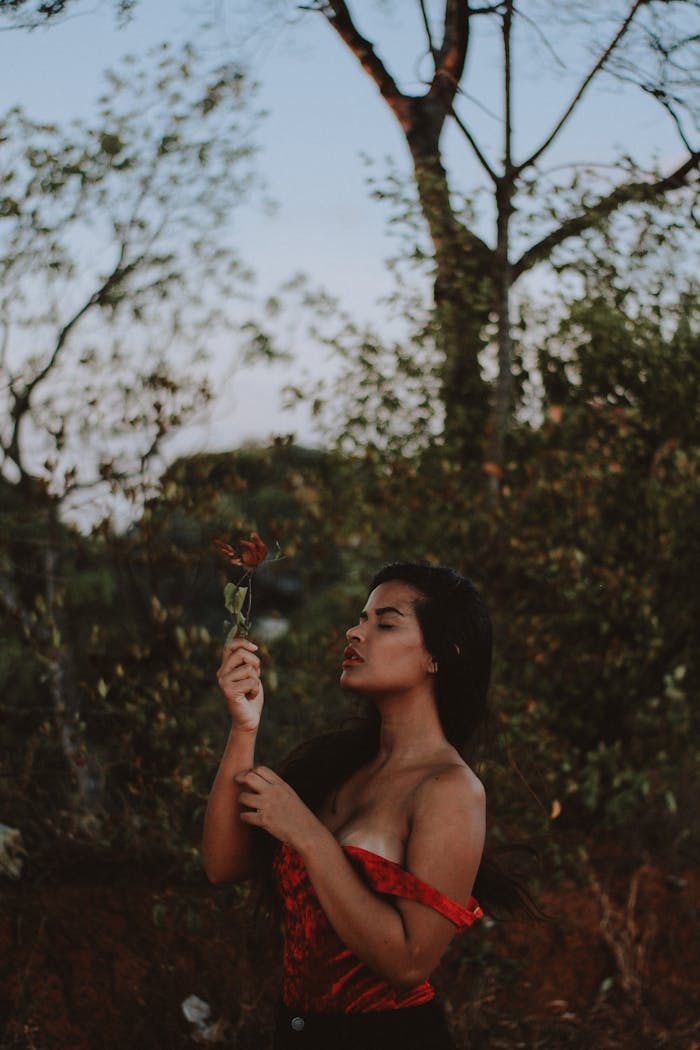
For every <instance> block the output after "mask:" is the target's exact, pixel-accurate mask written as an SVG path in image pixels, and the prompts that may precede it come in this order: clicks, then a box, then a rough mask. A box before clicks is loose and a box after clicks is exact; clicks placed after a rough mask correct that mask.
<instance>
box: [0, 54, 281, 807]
mask: <svg viewBox="0 0 700 1050" xmlns="http://www.w3.org/2000/svg"><path fill="white" fill-rule="evenodd" d="M253 94H254V92H253V88H252V86H251V85H249V84H248V82H247V81H244V78H243V76H242V74H241V73H240V71H239V70H238V69H237V68H235V67H234V66H231V65H229V66H224V67H218V68H212V67H211V64H210V63H209V64H207V63H205V62H204V60H203V59H202V58H201V57H200V56H198V55H197V54H196V53H195V51H194V50H193V49H191V48H185V49H184V50H183V51H181V52H179V51H175V50H173V49H171V48H170V47H169V46H167V45H164V46H163V47H162V48H160V49H158V51H157V53H155V54H151V55H149V56H148V57H147V59H146V60H145V62H143V63H140V64H139V63H137V62H136V61H135V60H133V59H127V60H126V61H125V63H124V65H123V67H122V68H121V69H120V70H118V71H117V72H112V73H110V74H109V76H108V84H107V91H106V94H105V96H104V97H103V98H102V99H101V100H100V103H99V107H98V113H97V116H96V119H95V121H94V122H93V123H92V124H86V123H80V122H74V123H72V124H70V125H68V126H66V127H57V126H52V125H45V124H37V123H34V122H32V121H31V120H30V119H29V118H28V117H26V116H25V115H24V114H23V113H22V112H21V111H20V110H18V109H14V110H11V111H10V112H9V113H8V114H7V116H6V117H5V118H4V119H3V121H2V124H1V130H0V169H1V170H2V172H3V179H2V194H1V196H0V238H1V241H0V275H1V281H0V283H1V284H2V291H1V292H0V355H1V356H0V366H1V368H2V391H1V392H0V397H1V398H2V402H3V410H2V423H1V425H0V450H1V454H2V464H1V471H2V490H3V501H2V507H3V528H2V548H1V555H0V556H1V559H2V562H1V569H0V603H1V606H0V607H1V609H2V616H3V621H4V627H5V633H6V638H7V647H6V649H5V652H4V657H3V663H4V665H5V666H4V678H5V687H4V689H3V694H4V695H3V701H4V704H5V705H6V708H7V712H8V718H7V721H6V722H5V726H4V729H3V736H4V750H5V753H6V757H7V758H8V759H9V773H8V776H9V784H10V791H17V797H21V796H23V795H25V794H27V792H26V787H27V784H28V783H29V781H31V779H32V778H33V777H34V776H35V775H39V774H38V772H37V770H38V768H39V765H40V763H39V755H40V754H43V753H46V757H47V762H48V765H47V767H46V769H45V770H44V772H43V773H42V774H40V779H41V778H42V777H43V781H42V782H43V784H44V788H45V789H48V788H49V785H50V784H51V783H53V776H52V774H50V772H49V771H51V770H53V773H54V774H58V770H59V769H62V768H63V769H64V770H65V769H66V767H67V770H68V772H69V773H70V776H72V778H73V787H72V788H71V790H69V791H68V793H67V798H66V799H65V800H64V801H67V800H68V799H69V798H70V795H71V792H72V791H73V790H76V791H77V795H78V798H77V800H74V801H76V802H77V806H78V809H79V810H82V811H83V813H84V815H85V816H86V817H90V818H92V817H95V815H96V813H97V810H98V809H99V808H100V806H101V801H102V788H103V782H104V767H103V766H102V765H101V762H100V759H99V757H98V756H96V755H93V754H92V753H91V749H90V747H89V743H88V735H87V734H86V726H85V722H84V710H83V708H84V703H83V700H84V698H83V695H82V694H83V693H84V688H85V684H84V679H85V674H86V666H87V664H89V661H90V658H91V656H90V653H91V652H93V651H94V649H95V647H97V648H99V645H100V644H101V643H100V632H101V631H102V630H103V629H104V627H105V626H106V624H107V623H114V622H115V618H116V620H118V621H119V622H120V625H121V626H123V621H121V620H120V615H121V614H123V615H124V616H125V617H126V618H127V622H128V618H129V607H128V604H127V605H124V606H122V605H121V598H120V596H119V595H120V592H119V590H118V586H117V584H118V580H117V577H116V575H115V572H116V569H115V565H114V564H112V556H111V553H110V551H109V545H108V540H109V536H110V530H109V528H108V527H107V526H106V525H105V526H104V529H103V532H102V534H101V536H100V538H99V539H98V538H96V539H95V541H91V540H90V539H89V538H88V536H87V535H86V533H87V532H88V531H89V528H90V526H91V525H94V524H96V523H98V522H100V520H101V519H102V518H103V517H105V516H106V515H107V510H108V507H111V509H112V510H113V511H114V512H115V513H116V515H117V517H119V515H120V514H121V515H122V516H123V517H124V516H125V517H126V520H128V518H129V517H130V516H132V515H133V514H134V512H135V510H137V508H138V506H139V504H142V503H143V500H144V498H145V497H146V496H147V494H148V492H149V491H152V489H153V486H154V484H155V483H156V481H157V478H158V473H159V472H160V471H162V469H163V462H164V461H163V459H162V455H163V444H164V442H165V441H166V440H167V439H168V438H170V437H171V436H172V435H173V433H174V432H176V431H177V430H178V428H180V427H181V426H182V425H183V423H184V422H185V421H187V420H190V419H191V418H192V417H193V415H194V414H195V413H196V412H198V411H200V410H201V409H202V408H203V407H204V406H205V405H206V404H207V403H208V400H209V397H210V389H209V380H208V372H207V351H208V350H209V348H210V347H211V345H212V343H215V344H217V345H218V346H219V347H220V349H221V352H222V353H225V354H226V355H227V356H228V358H229V362H230V369H229V370H233V368H235V366H236V364H237V363H241V362H242V361H243V360H245V351H246V346H248V349H250V328H249V327H247V322H246V319H245V317H244V315H243V309H244V307H243V297H244V295H245V289H246V286H247V284H248V282H249V280H250V276H251V275H250V273H249V272H248V271H247V269H246V267H245V266H244V265H243V263H242V262H241V260H240V258H239V257H238V254H237V252H236V250H235V247H232V241H234V240H235V239H234V237H233V235H232V231H233V227H232V223H231V214H232V211H233V210H234V209H235V208H236V207H237V206H239V205H240V204H241V203H242V201H243V200H246V199H250V198H251V196H255V194H254V193H253V192H252V190H253V173H254V167H253V158H254V152H255V145H254V138H253V128H254V127H255V125H256V122H257V121H258V120H259V116H260V115H259V113H257V112H256V110H255V107H254V102H253ZM115 508H116V509H115ZM68 521H71V522H72V524H68ZM56 779H57V780H58V781H63V782H64V783H65V781H64V778H63V777H61V776H58V775H57V777H56ZM29 794H31V793H29ZM69 808H70V806H69Z"/></svg>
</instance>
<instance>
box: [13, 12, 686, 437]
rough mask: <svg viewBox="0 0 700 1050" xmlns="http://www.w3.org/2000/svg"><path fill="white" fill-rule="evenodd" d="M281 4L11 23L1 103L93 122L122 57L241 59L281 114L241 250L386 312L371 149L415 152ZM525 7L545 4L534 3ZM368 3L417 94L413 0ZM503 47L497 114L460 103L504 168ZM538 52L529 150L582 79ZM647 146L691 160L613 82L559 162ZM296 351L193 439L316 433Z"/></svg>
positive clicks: (265, 284)
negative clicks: (370, 181)
mask: <svg viewBox="0 0 700 1050" xmlns="http://www.w3.org/2000/svg"><path fill="white" fill-rule="evenodd" d="M275 3H276V4H277V8H278V9H282V8H286V10H287V11H289V10H291V9H292V5H289V4H285V3H284V2H283V0H269V3H268V0H257V2H256V3H251V2H248V3H246V2H245V0H218V2H216V3H201V2H200V3H199V4H196V3H194V2H184V0H140V3H139V4H138V6H137V9H136V12H135V15H134V18H133V21H132V22H131V23H130V24H129V25H128V26H127V27H126V28H124V29H121V30H119V29H117V28H116V27H115V19H114V15H113V11H112V5H111V4H110V3H109V2H104V3H101V4H97V5H96V7H95V9H94V10H93V11H92V12H90V13H87V12H88V11H89V5H88V4H85V5H83V7H82V8H81V7H80V6H78V10H81V11H83V12H86V13H82V14H80V15H79V16H75V17H71V18H69V19H67V20H66V21H65V22H64V23H62V24H60V25H54V26H52V27H51V28H50V29H49V30H47V31H43V30H38V31H34V32H32V33H25V32H16V31H13V32H8V31H3V32H0V91H1V92H2V99H3V102H4V104H5V106H6V107H9V106H11V105H13V104H17V103H20V104H22V105H23V106H24V107H25V108H26V109H27V111H28V112H29V113H30V115H31V116H33V117H37V118H43V119H51V120H59V119H60V120H63V119H69V118H71V117H74V116H81V115H87V114H88V113H89V111H90V107H91V104H92V101H93V99H95V98H96V97H97V95H98V94H99V92H100V88H101V74H102V71H103V69H104V68H105V67H106V66H108V65H110V64H114V63H115V62H116V61H117V60H118V58H119V56H120V55H122V54H123V53H125V52H127V51H139V52H140V51H143V50H145V49H146V48H147V47H149V46H150V45H152V44H155V43H158V42H160V41H161V40H163V39H171V40H172V39H183V38H187V39H193V40H201V42H202V43H203V44H204V45H205V46H206V47H207V48H209V49H210V50H211V53H212V59H219V58H237V57H239V56H240V57H242V58H243V60H244V61H245V62H246V63H247V64H248V65H249V67H250V71H251V73H252V75H253V77H254V78H255V79H257V80H258V81H259V82H260V84H261V99H260V100H261V103H262V105H263V107H264V108H265V109H267V110H268V112H269V116H268V118H267V120H266V121H264V122H263V124H262V125H261V128H260V136H259V138H260V143H261V146H262V152H261V155H260V158H259V170H260V173H261V176H262V177H263V178H264V179H265V180H266V182H267V184H268V188H269V192H270V195H271V196H272V198H273V199H274V200H276V202H277V209H276V210H275V211H274V213H272V214H270V215H266V214H264V213H263V212H261V211H260V210H257V209H255V210H254V209H252V208H251V209H249V210H247V211H243V212H241V213H238V214H237V215H236V216H235V231H236V238H237V242H238V244H239V245H240V251H241V254H242V256H243V257H244V259H245V260H246V261H247V262H249V263H250V264H251V265H252V266H253V268H254V269H255V270H256V271H257V273H258V286H259V288H260V290H261V292H265V293H267V292H270V291H273V290H274V289H275V287H276V286H277V285H278V284H279V283H280V282H281V281H283V280H284V279H285V278H287V277H289V276H291V275H292V274H293V273H295V272H298V271H304V272H306V273H307V274H309V275H310V277H311V279H312V280H313V281H314V282H315V283H323V284H324V285H325V286H326V287H327V288H328V290H329V291H330V292H331V293H333V294H336V295H339V296H340V297H341V298H342V300H343V302H344V303H345V305H346V306H347V307H348V308H349V309H350V310H351V311H352V312H353V313H354V314H355V315H356V316H357V317H358V318H360V319H366V318H372V317H376V316H378V314H379V311H378V310H377V308H376V301H377V298H378V296H380V295H381V294H383V293H385V292H386V291H388V289H389V287H390V282H389V278H388V276H387V274H386V271H385V268H384V265H383V261H384V258H385V257H386V256H387V255H389V254H391V251H392V246H391V243H390V241H389V240H388V238H387V230H386V223H385V220H386V217H387V215H386V212H385V211H384V210H383V208H382V206H381V205H379V204H377V203H376V202H374V201H372V200H370V199H369V195H368V191H367V188H366V183H365V179H366V168H365V165H364V163H363V161H362V159H361V154H362V153H364V154H368V155H369V156H371V157H372V158H373V159H375V160H376V161H378V162H380V168H379V170H380V171H381V170H382V161H383V158H385V157H386V156H387V155H392V156H393V157H394V159H395V161H396V162H397V163H398V164H399V166H400V168H401V169H402V170H404V171H405V170H407V168H408V164H407V154H406V148H405V145H404V143H403V139H402V136H401V134H400V133H399V131H398V128H397V127H396V125H395V123H394V120H393V118H392V117H391V115H390V114H389V111H388V109H387V108H386V106H385V105H384V103H383V102H382V101H381V99H380V98H379V95H378V93H377V90H376V88H375V87H374V86H373V84H371V83H370V81H369V80H368V78H367V77H366V76H365V75H364V74H363V73H362V72H361V70H360V69H359V68H358V66H357V63H356V61H355V59H354V58H353V56H351V55H350V54H349V52H348V51H347V50H346V49H345V48H344V46H343V45H342V44H341V43H340V42H339V41H338V40H337V39H336V36H335V34H334V33H333V32H332V31H331V30H330V28H329V27H328V26H327V25H326V24H325V21H324V20H323V18H322V17H321V16H320V15H318V14H314V13H311V12H306V13H303V12H298V13H297V14H296V16H295V18H294V22H293V24H284V21H283V20H281V19H277V20H275V19H274V17H273V11H274V8H275ZM412 6H413V5H411V7H412ZM528 6H529V7H532V8H533V10H534V9H535V8H537V6H538V3H537V0H530V3H529V5H528ZM357 7H358V8H359V10H360V11H361V17H362V23H361V27H362V28H363V30H364V31H365V33H366V35H367V36H369V37H370V38H371V39H377V40H381V41H382V53H383V55H384V56H385V57H386V59H387V62H388V64H389V66H390V68H392V69H394V70H399V71H400V76H401V78H402V80H401V82H402V84H403V85H404V86H407V87H409V88H410V87H414V88H415V90H416V91H418V90H419V77H420V74H421V68H420V63H419V62H417V60H416V58H415V56H416V55H418V54H419V53H420V45H418V46H416V44H415V41H416V40H417V39H418V37H416V33H417V32H418V31H419V29H420V27H418V26H417V25H416V24H412V23H411V22H410V20H409V19H408V18H407V15H406V12H407V11H408V10H409V7H408V5H405V6H404V5H402V4H401V3H398V2H397V3H396V4H394V5H391V4H386V5H379V4H377V2H376V0H360V2H359V3H358V4H357ZM193 11H194V12H195V13H194V14H193ZM205 12H213V14H214V16H215V22H216V30H215V32H213V33H212V32H209V33H206V34H204V35H201V36H200V34H199V32H198V30H197V28H196V27H197V25H198V22H199V21H200V14H199V13H205ZM253 12H254V13H253ZM398 12H402V14H399V13H398ZM202 17H203V15H202ZM252 19H258V20H259V25H257V26H254V25H253V23H252V21H251V20H252ZM244 27H246V32H245V33H244V31H243V30H244ZM493 46H494V45H493V41H490V40H488V39H486V40H482V41H480V42H479V44H478V48H479V50H478V53H476V55H475V58H476V61H475V62H474V65H473V69H472V72H471V74H470V77H469V79H468V80H467V81H466V84H465V89H466V91H467V94H468V96H478V98H479V103H480V106H483V107H484V108H480V106H478V105H477V104H476V103H475V102H473V101H471V99H470V98H469V97H467V99H466V100H465V101H464V102H463V107H464V108H463V112H464V114H465V116H467V117H470V118H473V119H474V120H475V121H476V125H477V127H478V131H479V134H480V135H481V140H482V142H483V144H484V146H485V148H487V149H489V150H491V156H492V158H493V159H494V161H496V160H497V158H498V152H499V136H500V129H499V124H498V122H497V121H496V120H495V119H493V118H492V117H491V116H489V115H488V113H487V112H486V111H485V110H487V109H488V108H489V107H490V106H493V105H494V100H495V99H497V93H498V85H497V84H496V83H494V82H493V70H494V69H495V68H496V63H495V62H494V60H493ZM535 47H536V45H535V43H534V42H530V43H528V44H523V46H522V49H521V51H520V52H519V54H518V55H517V60H518V63H519V65H520V68H521V70H522V72H523V77H522V85H521V88H520V91H519V94H518V101H517V105H518V110H519V126H520V127H521V128H522V137H521V142H522V147H523V148H524V149H527V148H532V147H533V146H534V145H536V144H537V143H538V142H539V141H540V139H541V137H542V136H543V134H544V133H545V132H546V131H547V130H548V128H549V126H550V125H551V122H552V120H553V118H554V117H555V116H556V115H557V114H558V113H559V112H561V109H562V107H563V105H564V103H565V101H566V100H567V98H568V96H569V94H570V91H571V88H572V86H573V84H574V82H575V78H574V77H573V76H569V74H567V73H566V71H564V70H562V71H560V73H559V75H558V77H557V78H556V79H552V78H551V77H550V76H549V75H547V76H545V75H543V73H542V70H543V69H544V66H545V64H546V63H544V62H543V58H542V53H541V52H540V54H536V53H535V50H534V49H535ZM580 51H581V48H580V47H579V46H578V45H577V42H576V40H575V39H572V38H569V39H568V40H567V42H566V45H565V48H564V50H563V51H562V54H563V56H564V57H565V58H566V60H567V62H570V63H572V64H573V63H574V62H575V61H576V59H577V58H578V57H580V55H579V52H580ZM635 142H636V143H638V144H639V145H640V146H641V148H640V149H638V150H637V151H636V152H637V155H638V156H641V158H642V159H649V158H650V157H651V156H652V155H653V154H655V153H658V154H659V155H660V156H661V157H665V158H667V159H668V160H669V162H670V161H672V160H673V158H674V157H675V156H676V155H677V153H678V147H677V144H676V140H675V137H674V135H673V133H672V130H671V128H670V126H669V125H668V124H666V123H665V122H664V120H663V119H662V118H660V117H659V116H658V115H657V113H656V110H655V109H654V108H653V107H652V106H651V104H649V103H645V102H644V100H643V99H642V98H641V96H638V95H637V94H636V93H632V92H621V91H619V90H612V89H608V90H605V91H602V92H597V93H596V94H595V95H594V96H592V97H591V99H590V100H589V102H588V104H587V105H586V106H585V109H583V110H582V116H581V118H580V119H577V120H576V121H575V122H574V123H573V124H572V126H571V128H570V130H568V131H567V133H566V135H564V136H562V139H561V141H560V143H559V146H558V149H557V151H556V154H555V156H554V158H553V159H554V160H555V161H556V162H557V163H565V162H569V161H580V160H584V159H591V158H593V159H595V160H597V161H600V162H605V161H607V160H609V159H610V158H611V156H612V153H613V150H614V149H615V147H616V146H617V145H618V144H620V143H623V144H625V143H626V144H628V148H630V149H631V146H632V144H633V143H635ZM447 145H448V157H449V159H450V167H451V170H452V171H453V172H454V183H455V186H456V187H460V188H464V189H467V188H469V187H471V186H473V185H474V184H475V181H477V180H478V179H479V172H478V169H477V167H476V165H475V163H474V161H473V159H472V158H471V157H470V155H469V153H468V151H467V148H466V146H465V144H464V142H463V140H462V139H461V137H460V135H459V133H457V132H452V133H451V134H450V137H449V139H448V143H447ZM488 220H489V217H488V214H486V216H485V221H484V225H483V229H482V232H483V235H484V236H486V237H487V238H488V239H490V230H489V221H488ZM214 349H215V348H214ZM297 350H298V353H299V363H298V364H296V365H295V366H294V367H293V368H291V369H277V370H273V371H270V370H265V369H257V370H254V371H253V372H252V373H251V374H249V375H248V376H247V377H246V378H245V380H241V381H238V382H237V383H236V384H235V385H234V387H233V388H232V389H230V390H229V391H228V393H226V394H224V396H223V397H222V398H221V400H220V402H219V403H218V405H217V406H215V408H214V409H213V412H212V416H211V419H210V420H209V421H208V423H207V424H206V425H204V426H202V427H199V428H197V429H195V430H193V431H191V432H190V434H189V437H188V439H187V440H188V442H189V444H190V445H191V446H192V447H197V446H198V445H211V446H215V447H231V446H232V445H234V444H235V443H236V442H238V441H240V440H242V439H244V438H247V437H255V438H263V437H265V436H266V435H267V434H268V433H270V432H271V431H273V432H286V431H288V430H291V429H293V427H294V426H298V427H299V428H300V433H301V436H302V437H306V436H308V433H309V431H308V426H307V425H306V423H305V422H304V419H303V417H301V416H298V417H296V418H295V419H293V418H291V417H285V416H282V417H280V416H279V413H278V397H277V390H278V388H279V386H280V384H281V383H283V382H284V381H286V380H288V379H290V378H294V377H295V376H296V374H297V372H298V370H299V367H301V365H302V364H303V363H304V362H305V363H306V364H308V363H309V357H308V349H307V348H306V347H304V346H298V347H297ZM183 447H184V446H183Z"/></svg>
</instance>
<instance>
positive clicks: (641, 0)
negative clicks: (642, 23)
mask: <svg viewBox="0 0 700 1050" xmlns="http://www.w3.org/2000/svg"><path fill="white" fill-rule="evenodd" d="M646 2H647V0H634V3H633V4H632V6H631V8H630V9H629V11H628V13H627V17H626V18H625V20H624V22H623V23H622V25H621V26H620V28H619V29H618V31H617V33H616V34H615V36H614V37H613V39H612V40H611V42H610V43H609V44H608V46H607V47H606V49H605V51H604V52H603V53H602V55H601V56H600V57H599V59H598V61H597V62H596V63H595V65H594V66H593V68H592V69H591V71H590V73H589V74H588V75H587V76H586V77H585V79H584V80H583V82H582V83H581V85H580V87H579V89H578V91H577V92H576V94H575V95H574V97H573V98H572V100H571V102H570V103H569V105H568V106H567V108H566V109H565V110H564V113H563V114H562V116H561V118H560V119H559V120H558V121H557V123H556V124H555V126H554V128H553V129H552V131H551V133H550V134H549V135H548V136H547V138H546V139H545V140H544V142H543V143H542V144H541V145H540V146H538V148H537V149H536V150H535V152H534V153H531V154H530V156H529V157H528V158H527V159H526V160H524V161H522V163H521V164H518V166H517V167H516V168H515V173H516V174H517V175H519V174H520V173H521V172H522V171H524V170H525V168H529V167H531V166H532V165H533V164H534V163H535V161H536V160H538V158H539V157H541V156H542V154H543V153H544V152H545V150H547V149H549V147H550V146H551V145H552V143H553V142H554V140H555V138H556V137H557V135H558V134H559V132H560V131H561V130H562V128H563V127H564V125H565V124H566V123H567V122H568V120H569V118H570V117H571V115H572V113H573V112H574V110H575V109H576V107H577V106H578V104H579V102H580V101H581V99H582V98H583V96H584V94H585V92H586V89H587V87H588V85H589V84H590V83H591V81H592V80H593V79H594V78H595V77H596V76H597V75H598V73H599V72H600V71H601V69H602V68H603V66H604V65H605V63H606V62H607V61H608V59H609V58H610V56H611V55H612V53H613V51H614V50H615V48H616V47H617V46H618V44H619V43H620V41H621V40H622V38H623V37H624V36H625V34H626V33H627V30H628V29H629V27H630V26H631V24H632V22H633V21H634V18H635V15H636V14H637V11H638V10H639V9H640V7H643V6H644V4H645V3H646Z"/></svg>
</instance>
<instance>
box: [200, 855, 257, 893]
mask: <svg viewBox="0 0 700 1050" xmlns="http://www.w3.org/2000/svg"><path fill="white" fill-rule="evenodd" d="M202 866H203V868H204V874H205V875H206V877H207V879H208V880H209V882H210V883H211V884H212V886H225V885H226V884H227V883H231V882H245V881H246V880H247V879H249V878H251V876H252V873H251V872H250V871H248V870H244V869H243V868H241V867H238V866H236V865H233V864H226V863H222V862H221V861H217V860H215V859H211V858H207V857H204V858H203V861H202Z"/></svg>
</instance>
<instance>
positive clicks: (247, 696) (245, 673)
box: [216, 638, 264, 732]
mask: <svg viewBox="0 0 700 1050" xmlns="http://www.w3.org/2000/svg"><path fill="white" fill-rule="evenodd" d="M257 648H258V647H257V645H255V644H254V643H253V642H250V641H248V639H247V638H234V639H233V641H232V642H231V644H230V645H227V646H226V648H225V649H224V654H223V657H222V660H221V666H220V668H219V670H218V672H217V676H216V677H217V680H218V683H219V689H220V690H221V692H222V693H223V694H224V696H225V697H226V705H227V707H228V709H229V713H230V715H231V721H232V722H233V727H234V728H235V729H240V730H244V731H248V732H253V731H255V730H257V728H258V726H259V724H260V715H261V713H262V707H263V702H264V693H263V687H262V683H261V681H260V660H259V658H258V657H257V656H256V655H255V654H256V651H257Z"/></svg>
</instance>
